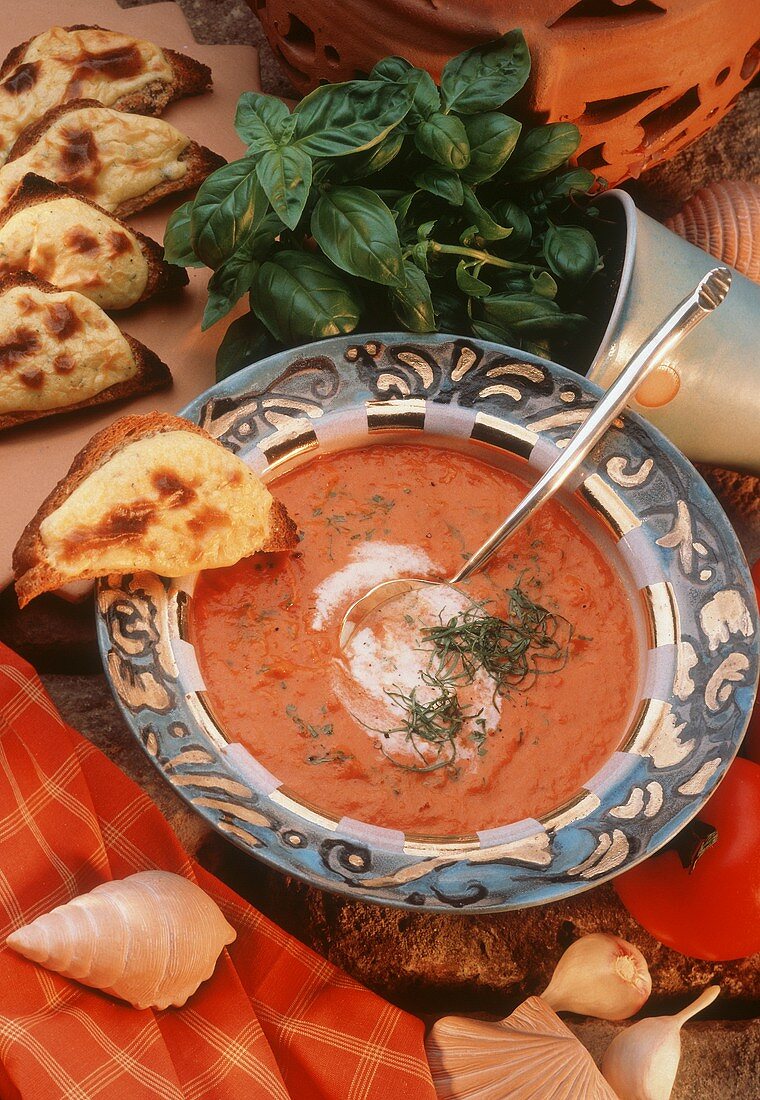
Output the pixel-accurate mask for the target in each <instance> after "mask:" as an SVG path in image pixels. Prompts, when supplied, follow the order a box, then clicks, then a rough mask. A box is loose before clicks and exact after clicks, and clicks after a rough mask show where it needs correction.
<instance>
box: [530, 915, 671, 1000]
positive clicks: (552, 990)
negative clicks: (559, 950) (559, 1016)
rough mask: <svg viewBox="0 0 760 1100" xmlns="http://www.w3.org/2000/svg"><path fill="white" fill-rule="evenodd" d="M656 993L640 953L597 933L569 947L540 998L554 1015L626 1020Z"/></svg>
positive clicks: (623, 942) (636, 949)
mask: <svg viewBox="0 0 760 1100" xmlns="http://www.w3.org/2000/svg"><path fill="white" fill-rule="evenodd" d="M651 992H652V979H651V976H650V974H649V967H648V966H647V961H646V959H645V958H644V956H643V955H642V954H641V952H640V951H639V949H638V947H634V945H633V944H632V943H628V942H627V940H623V939H621V938H620V937H619V936H613V935H611V934H610V933H608V932H592V933H591V934H590V935H588V936H582V937H581V938H580V939H579V940H576V941H575V943H572V944H571V945H570V946H569V947H568V949H567V951H565V953H564V955H563V956H562V958H561V959H560V960H559V962H558V963H557V967H556V969H555V971H554V974H553V975H552V980H551V981H550V982H549V985H548V986H547V987H546V989H545V991H544V992H543V993H542V994H541V996H542V999H543V1000H544V1001H546V1003H547V1004H548V1005H550V1006H551V1007H552V1008H553V1009H554V1011H555V1012H577V1013H578V1014H579V1015H581V1016H595V1017H596V1018H597V1019H599V1020H627V1019H628V1018H629V1016H633V1015H635V1014H636V1013H637V1012H638V1011H639V1009H640V1008H641V1007H642V1005H643V1004H644V1003H645V1002H646V1000H647V998H648V997H649V994H650V993H651Z"/></svg>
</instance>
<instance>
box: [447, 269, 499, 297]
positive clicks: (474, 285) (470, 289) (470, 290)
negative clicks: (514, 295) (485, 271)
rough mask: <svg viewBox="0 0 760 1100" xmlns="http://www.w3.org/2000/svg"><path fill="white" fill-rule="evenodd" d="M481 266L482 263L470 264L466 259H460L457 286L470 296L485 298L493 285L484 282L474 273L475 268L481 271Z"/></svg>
mask: <svg viewBox="0 0 760 1100" xmlns="http://www.w3.org/2000/svg"><path fill="white" fill-rule="evenodd" d="M481 267H482V264H479V263H475V264H468V263H467V262H466V260H460V262H459V263H458V264H457V270H456V279H457V286H458V287H459V289H460V290H461V291H462V293H463V294H467V295H468V297H470V298H485V296H486V295H487V294H490V293H491V287H490V286H489V285H488V283H484V282H483V280H482V279H479V278H478V277H477V275H476V274H474V271H475V269H477V270H478V271H480V268H481Z"/></svg>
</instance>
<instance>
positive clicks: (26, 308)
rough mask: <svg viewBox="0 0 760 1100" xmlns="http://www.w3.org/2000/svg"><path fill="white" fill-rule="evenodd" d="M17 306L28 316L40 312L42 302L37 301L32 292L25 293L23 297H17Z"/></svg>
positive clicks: (21, 312) (20, 311) (24, 315)
mask: <svg viewBox="0 0 760 1100" xmlns="http://www.w3.org/2000/svg"><path fill="white" fill-rule="evenodd" d="M16 307H17V309H18V311H19V313H20V314H21V316H22V317H26V316H27V315H28V314H30V313H39V311H40V309H41V308H42V307H41V306H40V303H39V302H37V301H35V299H34V298H32V296H31V295H30V294H25V295H24V296H23V298H17V299H16Z"/></svg>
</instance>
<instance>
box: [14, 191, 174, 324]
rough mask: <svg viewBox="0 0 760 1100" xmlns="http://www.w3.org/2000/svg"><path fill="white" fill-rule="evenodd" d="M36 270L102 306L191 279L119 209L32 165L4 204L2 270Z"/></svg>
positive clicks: (125, 304) (125, 303)
mask: <svg viewBox="0 0 760 1100" xmlns="http://www.w3.org/2000/svg"><path fill="white" fill-rule="evenodd" d="M11 271H30V272H31V273H32V274H33V275H37V276H38V277H39V278H41V279H45V280H47V281H48V282H50V283H53V284H54V285H55V286H58V287H60V288H61V289H62V290H76V291H78V292H79V293H80V294H84V295H85V297H86V298H90V299H92V301H93V302H95V303H97V305H99V306H100V307H101V309H114V310H118V309H128V308H129V307H130V306H133V305H135V304H136V303H137V302H142V301H144V300H145V299H146V298H151V297H152V296H153V295H154V294H160V293H163V292H165V291H169V290H174V289H176V288H177V287H182V286H185V285H186V284H187V281H188V279H187V272H186V271H185V270H184V269H183V268H181V267H176V266H174V265H173V264H167V263H166V262H165V260H164V250H163V248H162V247H161V245H160V244H158V243H157V242H156V241H153V240H151V238H150V237H146V236H144V235H143V234H142V233H138V231H137V230H136V229H132V228H131V227H130V226H128V225H127V224H126V223H125V222H123V221H121V219H120V218H117V217H116V216H115V215H114V214H109V213H107V212H106V211H105V210H101V208H100V207H99V206H97V205H96V204H95V203H94V202H90V200H89V199H86V198H84V196H82V195H76V194H75V193H74V192H73V191H70V190H69V189H68V188H66V187H61V186H60V185H59V184H56V183H51V181H50V180H46V179H43V178H42V176H37V175H34V174H33V173H29V174H28V175H26V176H25V177H24V179H23V180H22V182H21V185H20V186H19V188H18V189H17V191H16V193H15V195H14V196H13V198H12V199H11V201H10V202H9V203H8V204H7V206H6V207H5V208H4V209H3V210H0V275H3V274H7V273H8V272H11Z"/></svg>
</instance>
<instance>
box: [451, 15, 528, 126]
mask: <svg viewBox="0 0 760 1100" xmlns="http://www.w3.org/2000/svg"><path fill="white" fill-rule="evenodd" d="M529 73H530V53H529V52H528V47H527V45H526V44H525V39H524V38H523V34H522V31H509V33H508V34H504V35H502V36H501V38H497V39H496V40H495V41H494V42H486V43H484V44H483V45H482V46H474V47H473V48H472V49H471V50H467V51H466V52H465V53H460V54H459V56H458V57H454V58H452V59H451V61H449V62H448V64H447V65H446V67H445V69H444V70H443V76H442V77H441V92H442V95H443V102H444V109H445V110H446V111H452V110H454V111H457V112H458V114H460V115H474V114H476V113H477V112H478V111H494V110H495V109H496V108H497V107H501V105H502V104H503V103H506V101H507V100H508V99H511V98H512V96H513V95H516V93H517V92H519V91H520V89H521V88H522V86H523V84H524V83H525V81H526V80H527V79H528V75H529Z"/></svg>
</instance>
